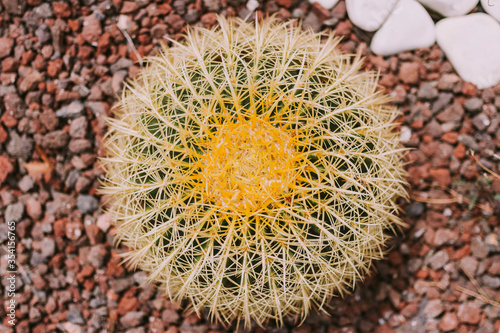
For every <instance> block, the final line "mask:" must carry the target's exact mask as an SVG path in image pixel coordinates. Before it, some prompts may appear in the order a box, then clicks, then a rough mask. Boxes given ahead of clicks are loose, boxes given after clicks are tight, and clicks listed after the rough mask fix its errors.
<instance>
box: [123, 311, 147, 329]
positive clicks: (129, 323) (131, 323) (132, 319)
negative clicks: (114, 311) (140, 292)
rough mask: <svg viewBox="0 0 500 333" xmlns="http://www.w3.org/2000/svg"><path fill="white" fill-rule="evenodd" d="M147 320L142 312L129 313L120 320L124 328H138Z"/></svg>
mask: <svg viewBox="0 0 500 333" xmlns="http://www.w3.org/2000/svg"><path fill="white" fill-rule="evenodd" d="M145 318H146V315H145V314H144V312H142V311H132V312H127V314H125V315H124V316H122V317H121V318H120V324H122V325H123V327H124V328H131V327H136V326H139V325H141V324H142V323H143V322H144V319H145Z"/></svg>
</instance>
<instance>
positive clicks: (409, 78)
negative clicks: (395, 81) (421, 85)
mask: <svg viewBox="0 0 500 333" xmlns="http://www.w3.org/2000/svg"><path fill="white" fill-rule="evenodd" d="M418 70H419V65H418V64H417V63H416V62H404V63H403V64H401V66H400V68H399V74H398V77H399V79H400V80H401V81H403V82H404V83H407V84H414V83H417V82H418V80H419V73H418Z"/></svg>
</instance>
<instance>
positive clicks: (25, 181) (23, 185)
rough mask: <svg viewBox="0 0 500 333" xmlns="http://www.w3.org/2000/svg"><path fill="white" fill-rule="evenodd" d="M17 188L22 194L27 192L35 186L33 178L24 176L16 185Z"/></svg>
mask: <svg viewBox="0 0 500 333" xmlns="http://www.w3.org/2000/svg"><path fill="white" fill-rule="evenodd" d="M17 186H18V187H19V189H20V190H21V191H23V192H24V193H26V192H29V191H30V190H31V189H32V188H33V186H35V183H34V182H33V178H31V177H30V176H29V175H25V176H24V177H23V178H21V180H20V181H19V182H18V183H17Z"/></svg>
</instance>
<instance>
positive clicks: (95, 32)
mask: <svg viewBox="0 0 500 333" xmlns="http://www.w3.org/2000/svg"><path fill="white" fill-rule="evenodd" d="M101 34H102V28H101V22H100V21H99V19H98V18H97V17H96V16H95V15H94V14H92V15H89V16H87V17H85V19H84V21H83V29H82V37H83V39H84V40H85V41H86V42H88V43H90V44H93V43H97V42H98V40H99V37H100V36H101Z"/></svg>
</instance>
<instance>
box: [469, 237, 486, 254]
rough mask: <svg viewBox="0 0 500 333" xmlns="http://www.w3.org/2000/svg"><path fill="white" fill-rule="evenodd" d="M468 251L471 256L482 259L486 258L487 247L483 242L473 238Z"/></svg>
mask: <svg viewBox="0 0 500 333" xmlns="http://www.w3.org/2000/svg"><path fill="white" fill-rule="evenodd" d="M470 249H471V252H472V255H473V256H474V257H476V258H479V259H484V258H486V257H487V256H488V252H489V251H488V247H487V246H486V244H485V243H484V241H483V240H482V239H481V238H479V237H474V238H472V240H471V244H470Z"/></svg>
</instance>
